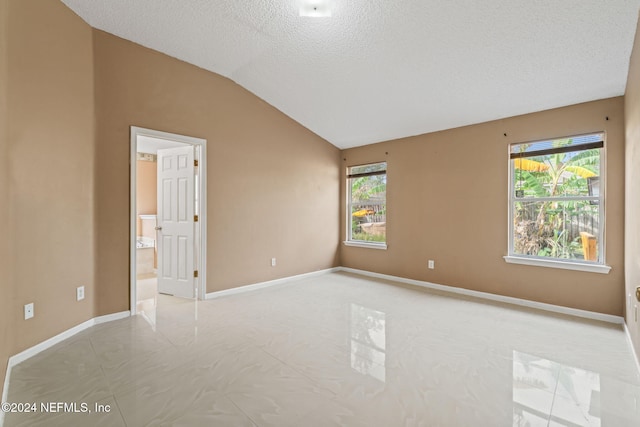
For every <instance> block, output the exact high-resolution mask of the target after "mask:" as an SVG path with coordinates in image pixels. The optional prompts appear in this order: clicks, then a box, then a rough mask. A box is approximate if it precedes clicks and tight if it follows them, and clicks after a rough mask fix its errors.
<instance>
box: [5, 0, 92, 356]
mask: <svg viewBox="0 0 640 427" xmlns="http://www.w3.org/2000/svg"><path fill="white" fill-rule="evenodd" d="M8 5H9V17H8V29H7V31H8V35H9V44H8V47H9V52H8V60H7V61H6V63H7V66H8V78H9V81H10V82H11V83H10V85H8V88H7V91H6V92H3V94H4V93H6V96H7V102H8V120H7V126H6V132H7V138H8V156H7V157H6V162H7V163H8V165H7V168H6V169H7V170H8V172H7V173H8V174H9V175H8V178H9V180H10V181H9V182H10V183H11V186H10V188H9V196H8V199H7V198H5V197H3V198H2V200H3V203H2V204H3V205H4V202H5V201H6V200H8V201H9V215H10V220H9V226H8V227H6V233H8V237H9V241H10V245H11V256H10V257H9V258H8V259H9V262H10V264H11V266H12V267H13V272H14V273H15V274H13V276H12V280H11V283H10V285H9V288H10V292H13V294H14V297H13V298H12V300H11V307H10V309H11V313H12V318H11V319H10V320H9V322H8V323H7V325H8V327H9V328H11V330H13V331H14V339H13V340H12V342H11V344H10V347H9V354H16V353H18V352H20V351H22V350H24V349H26V348H28V347H30V346H33V345H35V344H37V343H39V342H42V341H44V340H46V339H47V338H50V337H52V336H54V335H56V334H58V333H60V332H62V331H64V330H66V329H69V328H71V327H73V326H75V325H78V324H79V323H81V322H83V321H85V320H87V319H90V318H92V317H93V313H94V244H95V241H94V225H95V224H94V197H93V193H94V188H93V186H94V181H93V174H94V150H93V147H94V144H93V139H94V133H93V131H94V123H93V120H94V96H93V55H92V30H91V28H90V27H89V26H88V25H87V24H86V23H85V22H84V21H82V20H81V19H80V18H79V17H77V16H76V15H75V14H74V13H73V12H71V11H70V10H69V9H67V8H66V7H65V6H64V5H63V4H62V3H60V2H58V1H49V0H9V2H8ZM3 28H4V24H3ZM3 63H4V61H3ZM4 158H5V157H4V156H3V159H4ZM2 169H3V171H4V170H5V168H4V167H3V168H2ZM3 279H4V278H3ZM80 285H84V286H85V287H86V291H85V293H86V299H85V300H84V301H81V302H77V301H76V300H75V288H76V287H77V286H80ZM2 300H3V301H4V295H3V298H2ZM29 302H34V303H35V317H34V318H33V319H31V320H24V319H23V311H22V306H23V305H24V304H27V303H29ZM3 349H4V346H3Z"/></svg>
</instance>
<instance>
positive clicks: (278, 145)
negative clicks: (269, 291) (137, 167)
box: [94, 30, 340, 314]
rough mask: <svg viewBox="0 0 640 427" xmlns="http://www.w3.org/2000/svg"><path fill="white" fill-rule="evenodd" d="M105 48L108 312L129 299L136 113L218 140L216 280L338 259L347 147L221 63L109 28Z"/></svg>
mask: <svg viewBox="0 0 640 427" xmlns="http://www.w3.org/2000/svg"><path fill="white" fill-rule="evenodd" d="M94 55H95V58H96V63H95V70H96V114H97V118H98V121H97V132H96V135H97V148H96V149H97V158H98V159H99V162H98V165H97V194H96V195H97V202H98V209H97V215H98V265H97V277H98V287H99V289H98V314H107V313H111V312H115V311H121V310H127V309H128V308H129V297H128V296H129V291H128V288H129V285H128V280H129V277H128V274H129V258H128V252H129V249H128V244H129V243H128V233H129V227H128V222H129V172H128V163H129V127H130V126H132V125H134V126H141V127H145V128H151V129H156V130H161V131H166V132H173V133H178V134H183V135H189V136H194V137H199V138H205V139H206V140H207V141H208V145H207V150H208V151H207V152H208V156H207V162H208V184H207V185H208V187H207V197H208V209H209V210H208V239H207V251H208V262H207V268H208V283H207V291H208V292H213V291H217V290H222V289H228V288H232V287H236V286H240V285H246V284H250V283H255V282H261V281H265V280H270V279H275V278H279V277H285V276H291V275H294V274H299V273H305V272H310V271H314V270H320V269H324V268H329V267H332V266H335V265H337V264H338V256H337V254H338V248H339V246H338V237H339V216H338V212H339V174H340V173H339V154H340V153H339V150H338V149H337V148H335V147H334V146H332V145H331V144H329V143H328V142H326V141H325V140H323V139H321V138H320V137H318V136H317V135H315V134H313V133H312V132H310V131H309V130H307V129H305V128H304V127H302V126H301V125H300V124H298V123H296V122H294V121H293V120H291V119H290V118H288V117H287V116H285V115H284V114H282V113H281V112H279V111H278V110H276V109H275V108H273V107H272V106H270V105H268V104H267V103H265V102H264V101H262V100H260V99H259V98H257V97H256V96H255V95H253V94H251V93H250V92H248V91H246V90H245V89H243V88H241V87H240V86H238V85H236V84H235V83H233V82H232V81H230V80H228V79H226V78H223V77H221V76H219V75H216V74H213V73H210V72H207V71H205V70H202V69H199V68H197V67H194V66H192V65H189V64H186V63H184V62H181V61H178V60H176V59H174V58H170V57H168V56H166V55H163V54H160V53H158V52H155V51H152V50H149V49H146V48H143V47H141V46H139V45H136V44H134V43H131V42H128V41H125V40H123V39H120V38H117V37H115V36H113V35H110V34H107V33H104V32H101V31H98V30H95V31H94ZM272 257H276V258H277V264H278V265H277V267H275V268H274V267H271V266H270V260H271V258H272Z"/></svg>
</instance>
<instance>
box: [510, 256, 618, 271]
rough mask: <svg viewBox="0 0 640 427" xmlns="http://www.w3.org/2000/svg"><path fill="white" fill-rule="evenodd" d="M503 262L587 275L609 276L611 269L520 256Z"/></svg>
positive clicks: (595, 265)
mask: <svg viewBox="0 0 640 427" xmlns="http://www.w3.org/2000/svg"><path fill="white" fill-rule="evenodd" d="M503 258H504V260H505V261H506V262H508V263H510V264H523V265H533V266H536V267H550V268H562V269H565V270H577V271H586V272H589V273H600V274H609V271H611V267H609V266H608V265H603V264H586V263H581V262H570V261H556V260H550V259H540V258H529V257H520V256H505V257H503Z"/></svg>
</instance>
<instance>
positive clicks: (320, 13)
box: [300, 0, 331, 18]
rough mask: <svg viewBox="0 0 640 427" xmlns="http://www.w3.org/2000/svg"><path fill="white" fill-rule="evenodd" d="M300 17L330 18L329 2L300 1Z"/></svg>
mask: <svg viewBox="0 0 640 427" xmlns="http://www.w3.org/2000/svg"><path fill="white" fill-rule="evenodd" d="M300 16H306V17H310V18H329V17H331V2H330V1H329V0H300Z"/></svg>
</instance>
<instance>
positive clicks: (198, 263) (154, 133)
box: [129, 126, 207, 315]
mask: <svg viewBox="0 0 640 427" xmlns="http://www.w3.org/2000/svg"><path fill="white" fill-rule="evenodd" d="M130 136H131V140H130V148H131V151H130V158H129V174H130V175H129V182H130V190H129V193H130V200H129V214H130V222H129V239H130V241H129V290H130V293H129V306H130V310H131V315H134V314H136V303H137V298H136V287H137V286H136V280H137V278H136V276H137V273H136V237H137V236H136V228H137V225H136V224H137V214H136V207H137V206H136V181H137V179H136V173H137V168H136V166H137V165H136V156H137V152H138V136H147V137H151V138H157V139H164V140H168V141H174V142H180V143H183V144H190V145H193V146H194V147H195V153H196V154H195V158H196V159H197V160H198V183H199V186H198V195H197V196H198V205H199V211H198V222H197V223H196V224H197V227H196V230H195V234H194V240H195V244H196V247H197V250H196V252H197V253H196V254H195V256H194V263H195V265H194V269H195V270H198V277H197V278H196V279H195V280H196V299H199V300H203V299H205V296H206V283H207V271H206V270H207V263H206V260H207V239H206V237H207V140H206V139H202V138H195V137H191V136H185V135H179V134H175V133H169V132H162V131H158V130H153V129H146V128H142V127H138V126H131V133H130Z"/></svg>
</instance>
